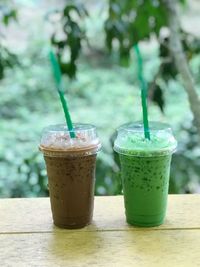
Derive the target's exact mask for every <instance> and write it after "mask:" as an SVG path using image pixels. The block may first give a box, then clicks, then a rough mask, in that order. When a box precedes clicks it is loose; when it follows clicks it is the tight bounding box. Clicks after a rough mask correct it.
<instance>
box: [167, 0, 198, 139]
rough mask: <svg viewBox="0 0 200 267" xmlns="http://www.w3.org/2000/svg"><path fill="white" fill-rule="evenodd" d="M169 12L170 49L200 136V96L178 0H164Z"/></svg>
mask: <svg viewBox="0 0 200 267" xmlns="http://www.w3.org/2000/svg"><path fill="white" fill-rule="evenodd" d="M162 1H163V3H164V4H165V6H166V9H167V12H168V25H169V29H170V51H171V53H172V55H173V57H174V59H175V62H176V66H177V69H178V71H179V73H180V75H181V78H182V82H183V86H184V89H185V91H186V93H187V95H188V100H189V104H190V108H191V111H192V113H193V116H194V124H195V126H196V127H197V130H198V134H199V136H200V98H199V95H198V93H197V91H196V89H195V83H194V79H193V77H192V75H191V72H190V69H189V66H188V62H187V59H186V56H185V53H184V50H183V45H182V42H181V36H180V22H179V19H178V11H177V5H176V4H175V2H176V1H173V0H162Z"/></svg>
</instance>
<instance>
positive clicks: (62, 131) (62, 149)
mask: <svg viewBox="0 0 200 267" xmlns="http://www.w3.org/2000/svg"><path fill="white" fill-rule="evenodd" d="M74 133H75V138H71V137H70V131H69V130H68V128H67V127H66V125H62V124H58V125H52V126H49V127H47V128H45V129H44V130H43V133H42V138H41V142H40V146H39V149H40V150H41V151H42V152H43V153H44V154H45V155H49V156H58V155H60V156H62V155H63V153H64V154H66V153H69V154H79V153H84V154H85V153H86V154H94V153H97V152H98V151H99V150H100V148H101V144H100V141H99V138H98V136H97V132H96V127H95V126H93V125H90V124H81V123H75V124H74Z"/></svg>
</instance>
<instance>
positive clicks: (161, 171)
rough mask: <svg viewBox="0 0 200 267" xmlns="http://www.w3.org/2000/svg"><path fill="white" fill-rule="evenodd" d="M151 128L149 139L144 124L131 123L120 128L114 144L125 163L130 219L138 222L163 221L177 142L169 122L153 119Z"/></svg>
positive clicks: (126, 198) (125, 191) (137, 223)
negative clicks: (146, 137) (172, 157)
mask: <svg viewBox="0 0 200 267" xmlns="http://www.w3.org/2000/svg"><path fill="white" fill-rule="evenodd" d="M150 132H151V139H150V140H148V139H145V138H144V134H143V125H142V124H140V123H135V124H127V125H124V126H122V127H120V128H119V130H118V136H117V139H116V141H115V144H114V149H115V151H116V152H118V153H119V157H120V163H121V176H122V184H123V192H124V203H125V210H126V219H127V222H128V223H129V224H132V225H138V226H156V225H160V224H162V223H163V220H164V217H165V213H166V206H167V195H168V185H169V172H170V163H171V156H172V153H173V152H174V150H175V148H176V145H177V143H176V140H175V139H174V137H173V134H172V132H171V129H170V128H169V126H168V125H166V124H161V123H150Z"/></svg>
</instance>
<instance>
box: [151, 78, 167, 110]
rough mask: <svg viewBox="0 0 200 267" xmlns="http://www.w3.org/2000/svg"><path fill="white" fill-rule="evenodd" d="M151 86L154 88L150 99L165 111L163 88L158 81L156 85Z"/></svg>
mask: <svg viewBox="0 0 200 267" xmlns="http://www.w3.org/2000/svg"><path fill="white" fill-rule="evenodd" d="M149 88H152V91H151V92H150V99H151V100H152V101H153V102H154V103H156V104H157V105H158V106H159V108H160V110H161V112H162V113H164V106H165V100H164V95H163V90H162V88H161V87H160V86H159V85H158V84H157V83H156V84H154V86H152V84H150V86H149Z"/></svg>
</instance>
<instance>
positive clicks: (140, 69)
mask: <svg viewBox="0 0 200 267" xmlns="http://www.w3.org/2000/svg"><path fill="white" fill-rule="evenodd" d="M134 49H135V53H136V56H137V61H138V79H139V81H140V86H141V100H142V112H143V124H144V136H145V138H146V139H149V140H150V131H149V121H148V110H147V84H146V81H145V79H144V76H143V61H142V56H141V53H140V49H139V46H138V44H136V45H135V46H134Z"/></svg>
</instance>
